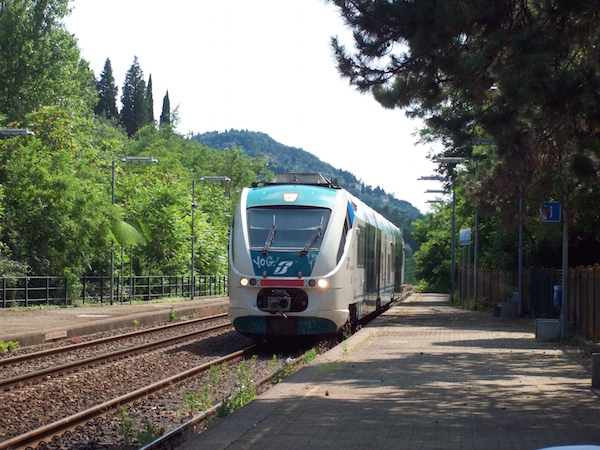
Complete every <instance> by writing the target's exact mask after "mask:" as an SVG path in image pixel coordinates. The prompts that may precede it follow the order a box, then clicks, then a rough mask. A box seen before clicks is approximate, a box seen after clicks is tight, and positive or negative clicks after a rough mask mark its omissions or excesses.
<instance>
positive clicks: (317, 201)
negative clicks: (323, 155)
mask: <svg viewBox="0 0 600 450" xmlns="http://www.w3.org/2000/svg"><path fill="white" fill-rule="evenodd" d="M290 192H296V193H298V198H297V199H296V200H295V201H293V202H285V201H284V200H283V194H287V193H290ZM339 192H340V191H339V190H338V189H330V188H325V187H319V186H305V185H295V184H293V185H290V184H286V185H282V186H274V185H269V186H263V187H257V188H254V189H251V190H250V191H248V198H247V200H246V207H247V208H253V207H256V206H274V205H294V206H311V207H314V208H329V209H332V208H333V205H334V202H335V198H336V196H337V194H338V193H339Z"/></svg>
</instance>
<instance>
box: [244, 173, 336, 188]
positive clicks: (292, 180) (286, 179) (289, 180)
mask: <svg viewBox="0 0 600 450" xmlns="http://www.w3.org/2000/svg"><path fill="white" fill-rule="evenodd" d="M273 184H304V185H310V186H323V187H330V188H336V189H340V188H339V186H337V185H335V184H334V183H332V182H331V181H329V180H328V179H327V178H325V177H324V176H323V175H321V174H320V173H295V172H294V173H278V174H276V175H275V177H274V178H273V181H270V182H258V183H252V187H258V186H268V185H273Z"/></svg>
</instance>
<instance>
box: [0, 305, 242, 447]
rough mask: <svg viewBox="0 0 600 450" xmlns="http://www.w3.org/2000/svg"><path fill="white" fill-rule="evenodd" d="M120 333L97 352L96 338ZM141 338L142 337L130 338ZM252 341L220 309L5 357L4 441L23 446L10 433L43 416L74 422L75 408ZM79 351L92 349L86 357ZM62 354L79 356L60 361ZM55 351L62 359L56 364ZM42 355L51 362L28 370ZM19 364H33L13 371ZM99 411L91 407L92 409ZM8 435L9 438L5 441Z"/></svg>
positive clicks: (140, 387) (0, 390) (1, 388)
mask: <svg viewBox="0 0 600 450" xmlns="http://www.w3.org/2000/svg"><path fill="white" fill-rule="evenodd" d="M211 321H212V322H215V321H216V322H217V323H216V325H215V324H213V323H211ZM199 323H200V324H199ZM212 325H214V326H212ZM186 326H187V327H188V328H189V327H190V326H191V327H202V328H201V329H196V330H193V331H191V332H190V331H189V330H188V329H185V327H186ZM164 330H169V333H176V335H175V336H168V337H166V338H165V335H164V334H160V335H159V337H160V339H156V332H157V331H164ZM182 331H183V332H182ZM200 337H201V338H200ZM128 339H129V340H128ZM150 339H152V340H151V341H149V340H150ZM119 340H120V341H124V342H123V343H121V344H119V345H127V347H126V348H119V349H118V350H117V351H108V352H107V348H106V346H105V347H104V348H103V349H102V350H103V352H104V353H102V354H99V355H98V354H93V353H94V352H96V353H97V351H98V349H96V348H95V347H94V346H103V345H104V344H106V343H107V342H114V341H119ZM140 340H142V341H144V342H143V343H141V344H140V345H132V343H133V342H136V343H139V341H140ZM249 343H250V342H249V340H248V339H246V338H243V337H242V336H239V335H238V334H237V333H234V332H233V330H232V327H231V325H230V323H229V321H227V320H226V315H225V314H223V315H215V316H210V317H206V318H203V319H198V320H191V321H186V322H181V323H176V324H168V325H166V326H161V327H156V328H153V329H149V330H140V331H136V332H134V333H127V334H123V335H119V336H114V337H110V338H103V339H99V340H95V341H89V342H86V343H85V345H80V344H76V345H71V346H67V347H60V348H58V349H51V350H45V351H42V352H37V353H30V354H26V355H19V356H18V357H13V358H6V359H4V360H2V368H1V369H0V374H1V375H0V377H2V376H4V377H5V378H4V379H0V404H2V410H3V414H2V415H0V441H2V442H0V448H19V447H18V446H15V445H14V444H12V443H10V442H11V441H10V439H13V438H15V437H17V435H22V434H27V433H25V432H28V431H29V430H33V429H38V428H40V427H39V425H40V424H43V423H46V422H48V423H49V422H52V423H55V422H58V423H59V424H60V423H61V422H65V423H71V424H72V423H73V420H74V419H75V417H74V416H77V415H80V416H81V417H82V418H85V417H86V415H88V414H89V413H90V411H93V410H94V408H96V407H99V408H100V409H104V410H105V411H106V410H108V409H110V408H108V405H109V404H110V401H111V400H112V399H119V398H120V397H122V396H125V397H123V398H120V399H119V400H118V401H117V403H123V402H126V399H127V397H126V395H128V393H129V391H139V392H144V391H148V392H152V391H153V389H156V388H152V387H150V388H148V387H147V386H152V385H153V383H159V382H160V381H161V380H163V379H165V380H167V381H166V383H167V384H169V383H174V382H176V380H177V377H175V378H170V377H172V376H174V374H175V375H176V372H177V373H184V372H186V371H187V370H188V369H189V368H190V367H201V366H202V365H203V364H206V361H208V360H215V359H217V360H218V359H219V356H220V355H223V354H224V353H227V349H228V348H229V349H230V350H231V351H232V352H235V351H237V350H239V349H240V348H244V347H246V346H248V345H249ZM108 347H109V349H108V350H114V348H115V345H112V344H111V345H109V346H108ZM82 349H85V350H82ZM69 352H73V354H70V353H69ZM82 352H83V353H85V354H86V355H89V354H93V356H90V357H82V356H81V355H82ZM65 354H66V355H68V356H67V357H68V358H70V359H76V360H75V361H69V362H67V363H66V364H62V362H64V360H65V356H64V355H65ZM57 355H62V356H58V357H57ZM56 358H58V359H59V360H60V361H59V362H60V363H59V364H57V361H56ZM40 363H43V364H45V365H48V364H51V365H52V366H51V367H46V368H43V369H42V370H33V371H32V370H31V367H30V364H33V365H34V366H36V365H38V364H40ZM217 364H218V362H217ZM206 367H210V366H206ZM15 369H18V370H21V371H23V370H28V372H27V373H22V374H18V375H16V376H8V374H9V372H10V371H11V370H15ZM183 369H186V370H183ZM191 373H193V372H191ZM7 376H8V377H7ZM181 376H182V377H185V375H181ZM36 380H37V381H36ZM159 385H160V383H159ZM139 392H138V395H139ZM133 398H134V399H135V397H133ZM131 401H135V400H131ZM98 405H102V406H98ZM88 410H89V411H88ZM84 411H88V412H87V413H84ZM95 416H96V415H95V414H92V415H91V416H89V417H92V418H93V417H95ZM82 420H84V419H82ZM87 420H89V418H88V419H87ZM45 427H46V425H44V427H42V428H45ZM38 431H39V430H38ZM115 434H116V433H115ZM5 441H8V442H9V443H8V444H5ZM65 448H69V447H65Z"/></svg>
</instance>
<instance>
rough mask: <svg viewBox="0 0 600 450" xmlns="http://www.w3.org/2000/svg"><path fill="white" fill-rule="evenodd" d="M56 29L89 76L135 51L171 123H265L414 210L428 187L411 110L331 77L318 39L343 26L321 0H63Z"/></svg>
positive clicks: (192, 127) (198, 128)
mask: <svg viewBox="0 0 600 450" xmlns="http://www.w3.org/2000/svg"><path fill="white" fill-rule="evenodd" d="M71 7H72V8H73V10H72V13H71V15H70V16H69V17H67V18H66V19H65V24H66V26H67V29H68V30H69V31H70V32H71V33H73V34H74V35H75V37H76V38H77V39H78V43H79V48H80V49H81V54H82V57H83V58H84V59H86V60H87V61H88V62H89V63H90V68H91V69H92V70H93V71H94V73H95V74H96V77H97V78H99V77H100V74H101V72H102V70H103V68H104V63H105V61H106V59H107V58H109V59H110V61H111V64H112V69H113V76H114V78H115V84H116V85H117V86H118V87H119V94H118V99H120V98H121V86H123V82H124V81H125V74H126V72H127V71H128V70H129V68H130V67H131V65H132V63H133V59H134V56H137V57H138V61H139V64H140V67H141V69H142V71H143V73H144V78H145V79H146V82H147V81H148V77H149V75H152V92H153V99H154V110H155V113H154V114H155V118H156V119H158V117H160V113H161V109H162V101H163V98H164V95H165V93H166V92H167V90H168V92H169V100H170V103H171V108H172V109H173V108H175V107H178V113H179V119H180V123H179V124H178V126H177V131H178V132H179V133H181V134H183V135H187V134H188V133H193V134H196V133H205V132H209V131H219V132H223V131H227V130H230V129H237V130H248V131H256V132H262V133H266V134H268V135H269V136H270V137H272V138H273V139H275V140H276V141H277V142H279V143H281V144H284V145H287V146H290V147H297V148H301V149H303V150H305V151H307V152H310V153H312V154H313V155H315V156H317V157H318V158H319V159H321V160H322V161H324V162H327V163H329V164H331V165H332V166H334V167H336V168H339V169H343V170H346V171H348V172H351V173H353V174H354V175H355V176H356V177H357V178H358V179H361V180H363V181H364V183H365V184H366V185H370V186H372V187H373V188H376V187H377V186H379V187H381V188H382V189H384V190H385V191H386V192H387V193H389V194H393V195H394V196H395V197H396V198H397V199H399V200H406V201H408V202H410V203H411V204H412V205H413V206H415V207H416V208H418V209H419V210H420V211H421V212H426V211H427V210H428V209H429V205H428V204H427V203H426V201H427V200H428V199H429V200H432V199H433V198H434V196H433V195H432V194H426V193H425V192H424V191H425V190H426V189H439V188H440V185H439V183H437V182H432V181H418V178H419V177H421V176H424V175H431V174H433V171H434V169H435V164H434V163H432V162H431V161H429V160H428V159H427V154H428V151H429V147H426V146H423V145H415V144H416V141H417V138H416V136H415V132H416V130H417V129H418V128H419V127H420V122H418V121H416V120H411V119H408V118H407V117H406V116H405V114H404V112H403V111H401V110H397V109H396V110H387V109H384V108H383V107H382V106H381V105H379V103H377V102H376V101H375V100H374V99H373V97H372V96H371V95H369V94H360V93H358V92H357V91H356V89H355V88H354V87H352V86H350V85H349V83H348V81H347V80H346V79H342V78H341V76H340V74H339V72H338V71H337V68H336V66H335V61H334V57H333V51H332V49H331V45H330V40H331V37H332V36H338V37H339V38H340V39H341V41H342V42H343V43H345V44H346V45H347V46H348V47H351V46H352V35H351V32H350V30H349V29H348V28H347V27H346V26H345V24H344V22H343V21H342V19H341V17H340V16H339V13H338V10H337V9H336V8H335V7H334V6H333V5H331V4H326V3H324V2H323V1H322V0H252V1H249V0H218V1H210V0H201V1H194V0H170V1H169V2H165V1H164V0H161V1H158V0H103V1H102V2H99V1H90V0H72V1H71Z"/></svg>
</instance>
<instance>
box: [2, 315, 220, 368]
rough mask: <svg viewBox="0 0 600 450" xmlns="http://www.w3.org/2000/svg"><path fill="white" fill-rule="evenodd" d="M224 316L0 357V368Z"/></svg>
mask: <svg viewBox="0 0 600 450" xmlns="http://www.w3.org/2000/svg"><path fill="white" fill-rule="evenodd" d="M226 317H227V313H223V314H215V315H212V316H207V317H200V318H198V319H191V320H186V321H183V322H175V323H169V324H166V325H160V326H158V327H152V328H147V329H144V330H138V331H132V332H129V333H124V334H118V335H114V336H108V337H104V338H100V339H94V340H90V341H86V342H80V343H79V344H73V345H68V346H64V347H56V348H51V349H47V350H41V351H39V352H33V353H24V354H22V355H17V356H13V357H9V358H2V359H0V368H1V367H4V366H9V365H13V364H18V363H21V362H27V361H32V360H34V359H38V358H44V357H47V356H54V355H59V354H62V353H67V352H74V351H77V350H80V349H84V348H88V347H94V346H99V345H101V344H108V343H111V342H117V341H122V340H125V339H130V338H134V337H138V336H143V335H149V334H152V333H156V332H160V331H165V330H171V329H176V328H181V327H184V326H188V325H193V324H197V323H201V322H206V321H210V320H215V319H220V318H223V319H224V318H226Z"/></svg>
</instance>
